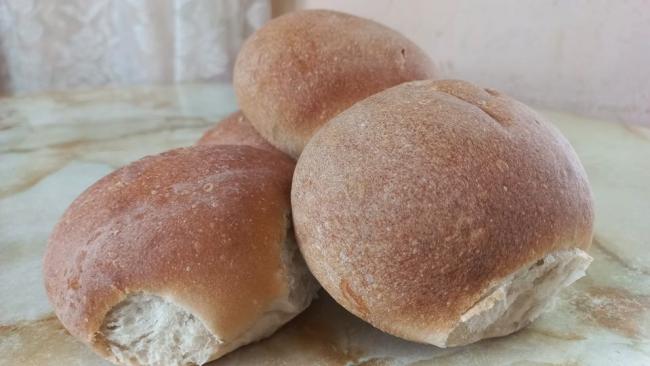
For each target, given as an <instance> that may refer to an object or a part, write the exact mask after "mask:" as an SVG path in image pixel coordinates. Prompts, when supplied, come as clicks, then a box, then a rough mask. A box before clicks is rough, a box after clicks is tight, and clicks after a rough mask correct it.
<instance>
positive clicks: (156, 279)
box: [43, 145, 294, 354]
mask: <svg viewBox="0 0 650 366" xmlns="http://www.w3.org/2000/svg"><path fill="white" fill-rule="evenodd" d="M293 166H294V165H293V162H292V161H291V160H290V159H289V158H287V157H285V156H284V155H283V154H280V153H269V152H268V151H263V150H259V149H256V148H253V147H249V146H215V145H210V146H196V147H191V148H181V149H176V150H171V151H169V152H166V153H163V154H160V155H155V156H149V157H145V158H143V159H141V160H138V161H136V162H134V163H132V164H129V165H127V166H125V167H123V168H121V169H118V170H117V171H115V172H113V173H111V174H109V175H108V176H106V177H104V178H102V179H100V180H99V181H98V182H97V183H95V184H94V185H92V186H91V187H90V188H88V189H87V190H86V191H85V192H84V193H82V194H81V195H80V196H79V197H78V198H77V199H76V200H75V201H74V202H73V203H72V204H71V206H70V207H69V208H68V209H67V211H66V212H65V214H64V215H63V217H62V218H61V220H60V222H59V223H58V224H57V225H56V227H55V229H54V231H53V233H52V235H51V236H50V240H49V243H48V247H47V251H46V254H45V260H44V264H43V266H44V277H45V284H46V290H47V294H48V296H49V299H50V301H51V303H52V304H53V306H54V308H55V311H56V314H57V316H58V317H59V319H60V320H61V322H62V323H63V325H64V326H65V327H66V328H67V329H68V330H69V331H70V333H72V334H73V335H75V336H76V337H78V338H80V339H82V340H84V341H85V342H86V343H89V344H92V345H93V346H94V347H95V348H96V350H97V351H98V352H100V353H104V354H106V349H105V348H103V347H104V345H103V344H102V342H103V340H102V337H101V335H99V334H98V331H99V329H100V326H101V324H102V322H103V319H104V317H105V315H106V313H107V312H108V311H109V310H110V309H111V308H112V307H113V306H115V305H116V304H117V303H119V302H120V301H122V300H124V299H125V298H126V296H127V295H128V294H133V293H138V292H146V293H152V294H157V295H159V296H162V297H164V298H166V299H168V300H171V301H174V302H175V303H176V304H178V305H180V306H183V307H185V308H186V309H188V310H190V311H191V312H192V313H193V314H195V315H197V316H198V317H199V318H200V319H201V320H202V321H203V322H204V323H205V325H206V327H208V329H209V330H210V331H212V332H213V333H215V334H217V335H218V336H219V337H220V338H222V339H224V340H226V341H228V340H229V339H231V338H232V337H236V336H237V335H239V334H240V333H241V332H242V331H243V330H246V329H248V328H249V327H250V325H251V322H254V321H255V320H257V319H258V318H259V315H260V314H261V312H263V311H265V309H266V308H267V307H268V305H269V303H270V302H272V301H273V300H275V299H277V298H278V297H282V296H286V291H288V289H287V284H286V283H284V282H283V277H282V267H281V258H280V254H281V250H282V248H281V246H282V245H283V244H282V242H283V240H284V238H285V235H286V228H287V225H286V224H287V223H286V215H287V214H288V212H289V210H290V204H289V189H290V185H291V183H290V182H291V175H292V172H293Z"/></svg>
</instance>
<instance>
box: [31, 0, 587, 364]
mask: <svg viewBox="0 0 650 366" xmlns="http://www.w3.org/2000/svg"><path fill="white" fill-rule="evenodd" d="M437 76H438V75H437V73H436V70H435V68H434V66H433V62H432V61H431V59H430V58H429V57H428V56H427V55H426V54H425V53H424V52H423V51H422V50H421V49H420V48H418V47H417V46H416V45H415V44H413V43H412V42H411V41H409V40H408V39H406V38H405V37H403V36H402V35H400V34H399V33H397V32H395V31H393V30H391V29H389V28H387V27H385V26H383V25H381V24H378V23H375V22H373V21H370V20H367V19H362V18H359V17H355V16H352V15H347V14H343V13H338V12H333V11H325V10H308V11H299V12H294V13H290V14H287V15H284V16H281V17H279V18H276V19H274V20H272V21H270V22H269V23H268V24H267V25H266V26H264V27H263V28H261V29H260V30H259V31H257V32H256V33H255V34H253V35H252V36H251V38H250V39H249V40H248V41H247V42H246V43H245V44H244V46H243V47H242V49H241V51H240V54H239V56H238V59H237V62H236V65H235V70H234V87H235V92H236V95H237V99H238V102H239V106H240V108H241V111H238V112H236V113H234V114H232V115H231V116H229V117H227V118H226V119H225V120H223V121H222V122H220V123H218V124H217V125H216V126H215V127H214V128H213V129H212V130H210V131H208V132H207V133H206V134H205V135H204V136H203V137H202V138H201V139H200V140H199V141H198V143H197V145H196V146H193V147H187V148H180V149H175V150H172V151H168V152H165V153H162V154H160V155H156V156H149V157H145V158H143V159H141V160H138V161H136V162H134V163H132V164H129V165H127V166H125V167H123V168H121V169H118V170H117V171H115V172H113V173H111V174H109V175H108V176H106V177H104V178H102V179H101V180H99V181H98V182H97V183H95V184H94V185H92V186H91V187H90V188H88V189H87V190H86V191H85V192H83V193H82V194H81V195H80V196H79V197H78V198H77V199H76V200H75V201H74V202H73V203H72V204H71V206H70V207H69V208H68V209H67V211H66V212H65V214H64V215H63V217H62V218H61V220H60V222H59V223H58V224H57V225H56V227H55V229H54V231H53V233H52V235H51V237H50V240H49V243H48V247H47V251H46V254H45V260H44V275H45V286H46V289H47V293H48V296H49V298H50V301H51V303H52V305H53V306H54V309H55V311H56V314H57V316H58V317H59V319H60V320H61V322H62V323H63V325H64V326H65V327H66V328H67V329H68V330H69V331H70V333H71V334H73V335H74V336H76V337H78V338H79V339H80V340H82V341H83V342H85V343H87V344H88V345H90V346H91V347H92V348H93V349H94V350H95V351H96V352H97V353H99V354H100V355H102V356H104V357H105V358H107V359H108V360H110V361H112V362H114V363H116V364H120V365H199V364H204V363H206V362H208V361H210V360H213V359H216V358H218V357H220V356H222V355H224V354H226V353H228V352H230V351H232V350H234V349H236V348H238V347H240V346H242V345H245V344H248V343H250V342H253V341H256V340H259V339H261V338H264V337H267V336H269V335H270V334H272V333H273V332H274V331H275V330H277V329H278V328H279V327H280V326H282V325H283V324H285V323H286V322H288V321H289V320H291V319H292V318H293V317H295V316H296V315H297V314H298V313H300V312H301V311H302V310H304V309H305V308H306V307H307V306H308V305H309V303H310V302H311V301H312V299H313V298H314V297H315V295H316V291H317V290H318V288H319V284H320V285H321V286H322V287H323V288H324V289H325V290H326V291H327V292H328V293H329V294H330V295H331V296H332V297H333V298H334V299H335V300H336V301H337V302H338V303H339V304H341V305H342V306H343V307H345V308H346V309H347V310H349V311H350V312H352V313H354V314H355V315H357V316H358V317H359V318H361V319H363V320H365V321H367V322H369V323H370V324H372V325H373V326H375V327H377V328H379V329H381V330H383V331H385V332H388V333H390V334H393V335H395V336H398V337H402V338H405V339H408V340H412V341H416V342H423V343H430V344H433V345H436V346H439V347H447V346H459V345H464V344H468V343H472V342H476V341H478V340H481V339H484V338H489V337H496V336H503V335H507V334H509V333H512V332H514V331H516V330H518V329H520V328H522V327H524V326H526V325H527V324H529V323H530V322H531V321H533V320H534V319H535V318H536V317H538V316H539V315H540V314H541V313H542V312H543V311H544V310H546V309H547V308H548V307H549V304H551V302H552V299H553V297H554V296H555V295H556V294H557V293H558V292H559V291H560V290H561V289H562V288H564V287H566V286H568V285H570V284H571V283H572V282H574V281H575V280H576V279H578V278H579V277H581V276H583V275H584V273H585V270H586V268H587V266H588V265H589V263H590V262H591V257H589V255H588V254H587V253H586V252H585V251H586V250H587V249H588V247H589V245H590V242H591V238H592V228H593V208H592V198H591V192H590V188H589V184H588V181H587V177H586V174H585V172H584V169H583V167H582V166H581V164H580V162H579V160H578V158H577V156H576V154H575V152H574V151H573V149H572V148H571V146H570V145H569V143H568V142H567V141H566V139H565V138H564V137H563V136H562V135H561V134H560V133H559V132H558V131H557V130H556V129H555V128H554V127H553V126H551V125H550V124H549V123H547V122H545V121H544V119H543V118H542V117H541V116H539V115H538V114H536V113H535V112H534V111H533V110H531V109H530V108H528V107H526V106H525V105H523V104H522V103H519V102H517V101H515V100H514V99H511V98H509V97H507V96H505V95H503V94H501V93H499V92H497V91H494V90H491V89H483V88H480V87H478V86H475V85H473V84H470V83H468V82H464V81H457V80H435V79H436V78H437ZM296 160H297V162H296ZM294 168H295V171H294ZM294 232H295V235H294Z"/></svg>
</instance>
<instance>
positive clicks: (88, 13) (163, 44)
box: [0, 0, 270, 94]
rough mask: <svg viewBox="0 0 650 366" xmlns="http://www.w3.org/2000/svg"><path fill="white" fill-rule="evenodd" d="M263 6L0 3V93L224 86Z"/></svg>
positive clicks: (153, 1)
mask: <svg viewBox="0 0 650 366" xmlns="http://www.w3.org/2000/svg"><path fill="white" fill-rule="evenodd" d="M269 17H270V4H269V1H268V0H241V1H240V0H0V94H12V93H29V92H36V91H42V90H66V89H72V88H79V87H81V88H87V87H97V86H103V85H118V84H120V85H124V84H151V83H168V82H181V81H229V80H230V78H231V73H232V65H233V62H234V59H235V57H236V55H237V51H238V49H239V47H240V46H241V44H242V42H243V41H244V39H245V38H246V37H247V36H248V35H249V34H250V33H251V32H252V31H254V30H255V29H257V28H259V27H260V26H261V25H262V24H263V23H264V22H266V21H267V20H268V18H269Z"/></svg>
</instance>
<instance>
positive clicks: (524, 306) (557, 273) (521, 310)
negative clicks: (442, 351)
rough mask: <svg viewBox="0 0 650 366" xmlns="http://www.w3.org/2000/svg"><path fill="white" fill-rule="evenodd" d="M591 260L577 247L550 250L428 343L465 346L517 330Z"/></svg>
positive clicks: (496, 288)
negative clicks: (449, 328)
mask: <svg viewBox="0 0 650 366" xmlns="http://www.w3.org/2000/svg"><path fill="white" fill-rule="evenodd" d="M591 261H592V258H591V256H589V255H588V254H587V253H585V252H584V251H583V250H581V249H577V248H574V249H566V250H560V251H557V252H553V253H550V254H548V255H546V256H545V257H544V258H542V259H540V260H538V261H536V262H535V263H533V264H529V265H526V266H524V267H523V268H521V269H519V270H518V271H517V272H515V273H513V274H511V275H510V276H508V277H506V278H505V279H503V280H502V281H501V283H499V284H498V285H496V286H494V287H493V288H491V289H489V290H488V291H487V292H486V293H485V294H484V295H483V297H482V298H481V300H479V302H477V303H476V304H474V305H473V306H472V307H471V308H469V310H467V311H466V312H465V313H464V314H463V315H461V317H460V319H459V321H458V323H456V325H454V327H453V328H452V329H451V331H449V332H442V333H440V334H431V335H430V336H429V338H427V339H426V342H427V343H431V344H435V345H439V346H441V347H449V346H462V345H465V344H469V343H473V342H476V341H479V340H481V339H484V338H492V337H499V336H503V335H507V334H510V333H512V332H515V331H517V330H519V329H521V328H523V327H525V326H527V325H528V324H530V323H531V322H532V321H533V320H535V319H537V317H539V316H540V315H541V314H542V313H543V312H544V311H545V310H547V309H548V308H549V307H550V305H552V302H553V300H554V298H555V295H557V293H558V292H560V290H561V289H563V288H565V287H567V286H569V285H570V284H572V283H573V282H575V281H576V280H577V279H579V278H580V277H583V276H584V275H585V270H586V269H587V267H588V266H589V264H590V263H591Z"/></svg>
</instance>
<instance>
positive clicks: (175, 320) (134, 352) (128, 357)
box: [100, 240, 319, 366]
mask: <svg viewBox="0 0 650 366" xmlns="http://www.w3.org/2000/svg"><path fill="white" fill-rule="evenodd" d="M282 261H283V263H284V265H285V268H286V269H287V274H288V276H287V280H288V288H289V291H288V294H287V295H286V296H285V297H284V298H280V299H278V300H276V301H274V302H273V303H272V304H271V305H270V306H269V308H268V309H267V311H266V312H265V313H264V314H263V315H262V316H261V317H260V318H259V319H257V321H256V322H255V323H254V325H253V326H252V327H251V328H249V329H248V330H247V331H246V332H244V333H242V334H241V335H239V336H238V337H236V338H235V339H231V340H225V339H222V338H221V337H220V336H219V335H218V334H213V333H212V332H211V331H210V330H209V329H208V328H207V327H206V326H205V324H204V322H203V321H202V320H201V319H199V318H198V317H197V316H195V315H194V314H192V313H191V312H190V311H188V310H187V309H185V308H183V307H181V306H179V305H178V304H176V303H174V302H173V301H170V300H168V299H165V298H163V297H161V296H157V295H155V294H147V293H135V294H130V295H129V296H128V297H127V298H126V299H125V300H123V301H122V302H120V303H119V304H118V305H116V306H115V307H113V309H112V310H111V311H110V312H109V313H108V314H107V315H106V318H105V319H104V323H103V325H102V327H101V331H100V333H101V336H102V337H103V339H104V340H105V341H106V343H107V344H108V348H109V350H110V352H111V357H110V358H111V359H112V361H113V362H115V363H119V364H123V365H161V366H162V365H164V366H174V365H201V364H204V363H206V362H208V361H211V360H214V359H216V358H219V357H221V356H222V355H224V354H226V353H228V352H230V351H232V350H234V349H236V348H238V347H241V346H243V345H245V344H248V343H251V342H254V341H256V340H259V339H262V338H265V337H268V336H269V335H271V334H272V333H273V332H275V331H276V330H277V329H278V328H279V327H281V326H282V325H283V324H285V323H286V322H288V321H289V320H291V319H292V318H293V317H294V316H296V315H297V314H299V313H300V312H301V311H303V310H304V309H305V308H306V307H307V306H308V305H309V304H310V302H311V300H312V299H313V298H314V297H315V296H316V291H318V288H319V285H318V283H317V282H316V280H315V279H314V278H313V277H312V275H311V274H310V272H309V270H308V269H307V266H306V264H305V263H304V261H303V259H302V257H301V256H300V254H299V252H298V249H297V246H296V244H295V242H294V241H293V240H287V241H286V242H285V245H284V250H283V252H282Z"/></svg>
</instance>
